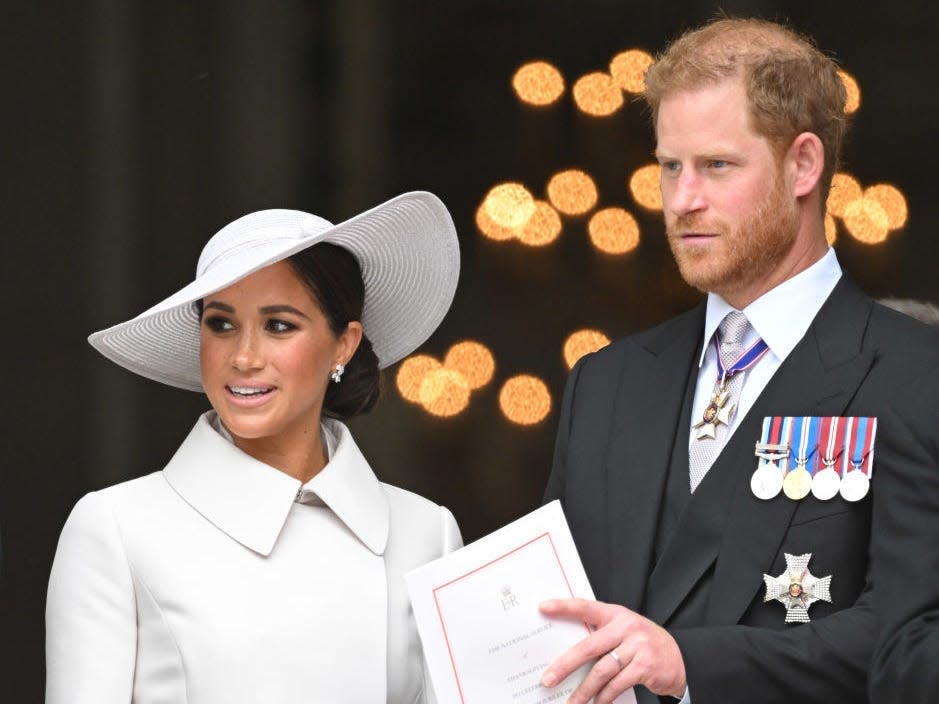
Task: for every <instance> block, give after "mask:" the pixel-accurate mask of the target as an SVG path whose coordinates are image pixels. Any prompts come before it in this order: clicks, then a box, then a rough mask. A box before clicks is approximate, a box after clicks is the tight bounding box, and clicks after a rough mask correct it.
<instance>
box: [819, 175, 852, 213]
mask: <svg viewBox="0 0 939 704" xmlns="http://www.w3.org/2000/svg"><path fill="white" fill-rule="evenodd" d="M860 197H861V184H860V183H859V182H858V180H857V179H856V178H854V176H852V175H851V174H846V173H843V172H839V173H837V174H835V175H834V177H833V178H832V179H831V190H830V191H829V192H828V200H827V201H826V204H825V207H826V208H827V210H828V212H829V213H831V214H832V215H835V216H836V217H839V218H840V217H844V211H845V208H847V207H848V203H851V202H852V201H855V200H857V199H858V198H860Z"/></svg>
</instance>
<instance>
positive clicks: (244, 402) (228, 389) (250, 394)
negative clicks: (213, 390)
mask: <svg viewBox="0 0 939 704" xmlns="http://www.w3.org/2000/svg"><path fill="white" fill-rule="evenodd" d="M276 390H277V387H275V386H267V385H263V384H228V385H226V386H225V393H226V395H227V396H228V398H229V399H230V400H232V401H234V402H235V403H236V404H238V405H239V406H243V407H251V406H259V405H261V404H263V403H266V402H267V400H268V399H269V398H270V397H271V395H272V394H273V393H274V392H275V391H276Z"/></svg>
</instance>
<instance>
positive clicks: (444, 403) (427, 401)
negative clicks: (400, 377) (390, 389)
mask: <svg viewBox="0 0 939 704" xmlns="http://www.w3.org/2000/svg"><path fill="white" fill-rule="evenodd" d="M418 396H419V398H420V403H421V406H423V407H424V410H425V411H427V412H428V413H430V414H431V415H435V416H439V417H441V418H448V417H450V416H455V415H457V414H458V413H461V412H462V411H463V410H464V409H465V408H466V407H467V406H468V405H469V397H470V387H469V383H467V381H466V378H465V377H464V376H463V375H462V374H460V372H458V371H454V370H453V369H446V368H439V369H432V370H431V371H429V372H428V373H427V375H426V376H425V377H424V380H423V381H422V382H421V388H420V392H419V393H418Z"/></svg>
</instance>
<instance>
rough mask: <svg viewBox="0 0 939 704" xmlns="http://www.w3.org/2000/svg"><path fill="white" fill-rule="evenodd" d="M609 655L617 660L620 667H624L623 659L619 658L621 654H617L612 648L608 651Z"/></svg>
mask: <svg viewBox="0 0 939 704" xmlns="http://www.w3.org/2000/svg"><path fill="white" fill-rule="evenodd" d="M607 655H609V656H610V657H611V658H613V659H614V660H616V664H617V665H619V669H621V670H622V669H623V661H622V660H620V659H619V655H617V654H616V651H615V650H611V651H610V652H608V653H607Z"/></svg>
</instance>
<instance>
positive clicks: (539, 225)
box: [515, 200, 561, 247]
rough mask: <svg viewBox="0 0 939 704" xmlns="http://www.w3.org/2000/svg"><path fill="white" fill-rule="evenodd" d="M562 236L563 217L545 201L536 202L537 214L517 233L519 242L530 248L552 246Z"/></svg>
mask: <svg viewBox="0 0 939 704" xmlns="http://www.w3.org/2000/svg"><path fill="white" fill-rule="evenodd" d="M560 234H561V217H560V216H559V215H558V213H557V211H556V210H555V209H554V208H552V207H551V204H550V203H547V202H546V201H543V200H536V201H535V214H534V215H532V216H531V217H530V218H528V222H526V223H525V224H524V225H522V226H521V227H520V228H518V229H517V230H516V231H515V236H516V237H517V238H518V241H519V242H521V243H522V244H527V245H528V246H529V247H543V246H545V245H546V244H551V243H552V242H554V240H556V239H557V238H558V236H560Z"/></svg>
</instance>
